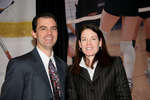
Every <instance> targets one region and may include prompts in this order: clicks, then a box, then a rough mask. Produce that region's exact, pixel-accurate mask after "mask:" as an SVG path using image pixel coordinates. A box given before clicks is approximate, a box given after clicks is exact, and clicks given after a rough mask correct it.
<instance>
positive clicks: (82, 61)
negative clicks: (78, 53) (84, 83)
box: [80, 58, 98, 80]
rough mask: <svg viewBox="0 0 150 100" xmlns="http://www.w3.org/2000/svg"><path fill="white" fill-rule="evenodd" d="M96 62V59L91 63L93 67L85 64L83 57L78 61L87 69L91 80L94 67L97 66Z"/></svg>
mask: <svg viewBox="0 0 150 100" xmlns="http://www.w3.org/2000/svg"><path fill="white" fill-rule="evenodd" d="M97 63H98V61H96V62H95V63H94V64H93V69H92V68H90V67H88V66H87V65H86V64H85V61H84V59H83V58H82V59H81V61H80V66H81V67H83V68H85V69H87V71H88V72H89V75H90V78H91V80H93V76H94V72H95V69H96V66H97Z"/></svg>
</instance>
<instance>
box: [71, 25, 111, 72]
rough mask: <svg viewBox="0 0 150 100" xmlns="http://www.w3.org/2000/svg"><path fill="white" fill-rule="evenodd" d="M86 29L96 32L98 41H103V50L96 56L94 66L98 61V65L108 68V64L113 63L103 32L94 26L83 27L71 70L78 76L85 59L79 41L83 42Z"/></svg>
mask: <svg viewBox="0 0 150 100" xmlns="http://www.w3.org/2000/svg"><path fill="white" fill-rule="evenodd" d="M85 29H90V30H92V31H94V32H95V33H96V34H97V36H98V39H99V40H102V47H101V49H99V51H98V52H97V54H96V55H95V57H94V60H93V62H92V65H93V64H94V62H95V61H98V64H101V66H106V65H107V64H110V62H111V56H110V55H109V53H108V51H107V47H106V43H105V40H104V36H103V34H102V32H101V31H100V30H99V28H98V27H97V26H95V25H93V24H87V25H83V26H82V28H81V30H80V32H79V33H78V34H77V41H76V50H75V58H74V62H73V65H72V68H71V72H73V73H76V74H77V73H79V72H80V70H81V67H80V66H79V63H80V61H81V58H82V57H83V58H84V57H85V55H84V53H83V52H82V50H81V49H80V47H79V41H81V33H82V32H83V31H84V30H85Z"/></svg>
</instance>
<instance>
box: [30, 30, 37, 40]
mask: <svg viewBox="0 0 150 100" xmlns="http://www.w3.org/2000/svg"><path fill="white" fill-rule="evenodd" d="M31 34H32V37H33V38H37V36H36V35H37V34H36V33H35V32H34V31H33V30H32V32H31Z"/></svg>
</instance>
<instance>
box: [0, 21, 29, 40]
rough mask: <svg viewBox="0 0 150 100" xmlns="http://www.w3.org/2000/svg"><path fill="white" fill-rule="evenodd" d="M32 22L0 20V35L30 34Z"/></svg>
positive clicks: (20, 35)
mask: <svg viewBox="0 0 150 100" xmlns="http://www.w3.org/2000/svg"><path fill="white" fill-rule="evenodd" d="M31 31H32V22H0V36H1V37H25V36H31Z"/></svg>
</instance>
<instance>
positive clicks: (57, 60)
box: [54, 56, 67, 66]
mask: <svg viewBox="0 0 150 100" xmlns="http://www.w3.org/2000/svg"><path fill="white" fill-rule="evenodd" d="M54 59H55V61H56V62H58V63H60V64H62V65H65V66H67V63H66V62H65V61H64V60H62V59H61V58H60V57H58V56H54Z"/></svg>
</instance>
